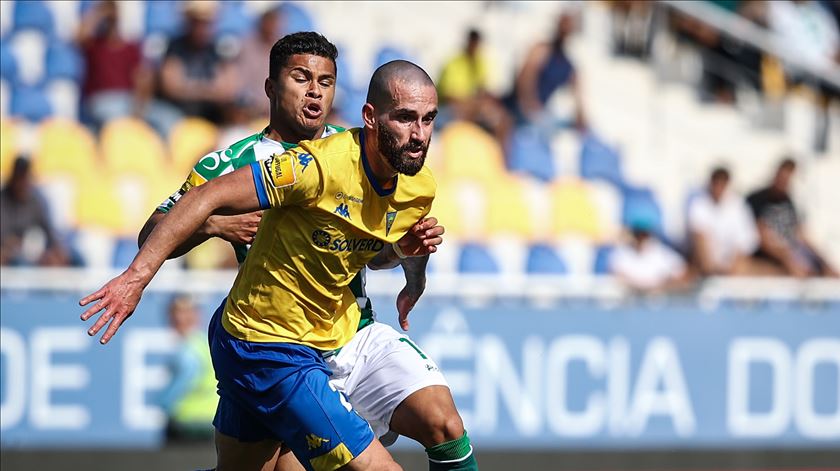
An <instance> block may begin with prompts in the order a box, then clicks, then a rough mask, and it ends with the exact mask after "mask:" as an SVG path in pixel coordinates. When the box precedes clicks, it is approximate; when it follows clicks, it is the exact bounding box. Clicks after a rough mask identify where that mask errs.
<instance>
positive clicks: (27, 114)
mask: <svg viewBox="0 0 840 471" xmlns="http://www.w3.org/2000/svg"><path fill="white" fill-rule="evenodd" d="M11 114H12V116H20V117H22V118H24V119H26V120H27V121H31V122H39V121H42V120H43V119H44V118H46V117H48V116H50V115H51V114H52V107H51V106H50V103H49V101H47V95H46V93H45V92H44V90H43V87H30V86H27V85H21V86H18V87H15V88H14V89H13V90H12V103H11Z"/></svg>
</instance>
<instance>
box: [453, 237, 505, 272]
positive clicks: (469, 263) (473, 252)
mask: <svg viewBox="0 0 840 471" xmlns="http://www.w3.org/2000/svg"><path fill="white" fill-rule="evenodd" d="M458 271H459V272H460V273H472V274H492V273H499V265H498V264H497V263H496V261H495V260H493V256H492V255H490V252H489V251H488V250H487V248H486V247H484V246H482V245H479V244H476V243H468V244H464V245H463V246H462V247H461V253H460V258H459V259H458Z"/></svg>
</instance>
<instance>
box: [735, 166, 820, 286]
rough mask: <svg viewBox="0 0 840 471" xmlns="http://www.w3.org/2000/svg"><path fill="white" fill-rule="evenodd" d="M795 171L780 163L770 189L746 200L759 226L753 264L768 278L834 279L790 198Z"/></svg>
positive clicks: (791, 167)
mask: <svg viewBox="0 0 840 471" xmlns="http://www.w3.org/2000/svg"><path fill="white" fill-rule="evenodd" d="M795 170H796V162H794V161H793V160H792V159H790V158H788V159H785V160H783V161H782V163H781V164H779V167H778V169H777V170H776V174H775V176H774V177H773V182H772V183H771V184H770V186H768V187H767V188H764V189H761V190H758V191H756V192H754V193H752V194H751V195H749V196H748V197H747V203H748V204H749V205H750V207H751V208H752V212H753V215H754V216H755V220H756V225H757V226H758V235H759V241H760V242H759V248H758V250H757V251H756V252H755V254H754V257H755V259H756V263H757V264H759V266H760V268H761V271H762V273H764V274H769V275H791V276H796V277H807V276H837V271H836V270H834V268H832V267H831V266H830V265H829V264H828V262H827V261H826V260H825V259H824V258H823V257H822V255H820V253H819V251H818V250H817V249H816V247H815V246H814V245H813V244H812V243H811V242H810V241H809V240H808V238H807V237H806V236H805V232H804V231H803V230H802V224H801V222H800V219H799V215H798V214H797V211H796V208H795V207H794V205H793V200H791V198H790V179H791V177H792V176H793V172H794V171H795Z"/></svg>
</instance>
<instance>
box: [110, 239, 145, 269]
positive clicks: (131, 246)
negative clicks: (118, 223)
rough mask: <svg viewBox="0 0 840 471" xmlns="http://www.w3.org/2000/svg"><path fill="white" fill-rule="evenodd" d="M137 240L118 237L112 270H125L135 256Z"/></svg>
mask: <svg viewBox="0 0 840 471" xmlns="http://www.w3.org/2000/svg"><path fill="white" fill-rule="evenodd" d="M138 251H139V250H138V248H137V239H136V238H134V237H120V238H119V239H117V241H116V244H115V247H114V253H113V259H112V260H111V266H112V267H113V268H123V269H124V268H127V267H128V266H129V265H131V262H132V260H134V256H135V255H137V252H138Z"/></svg>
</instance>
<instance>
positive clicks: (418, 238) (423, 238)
mask: <svg viewBox="0 0 840 471" xmlns="http://www.w3.org/2000/svg"><path fill="white" fill-rule="evenodd" d="M444 232H446V230H445V229H444V227H443V226H441V225H439V224H438V220H437V218H435V217H428V218H424V219H421V220H420V222H418V223H417V224H415V225H414V226H412V228H411V230H409V231H408V233H406V234H405V235H404V236H403V237H402V238H401V239H400V240H399V241H398V242H397V245H398V246H399V249H400V252H402V254H403V255H404V256H406V257H422V256H423V255H428V254H433V253H435V252H437V246H438V245H440V244H442V243H443V237H442V236H443V233H444Z"/></svg>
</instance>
